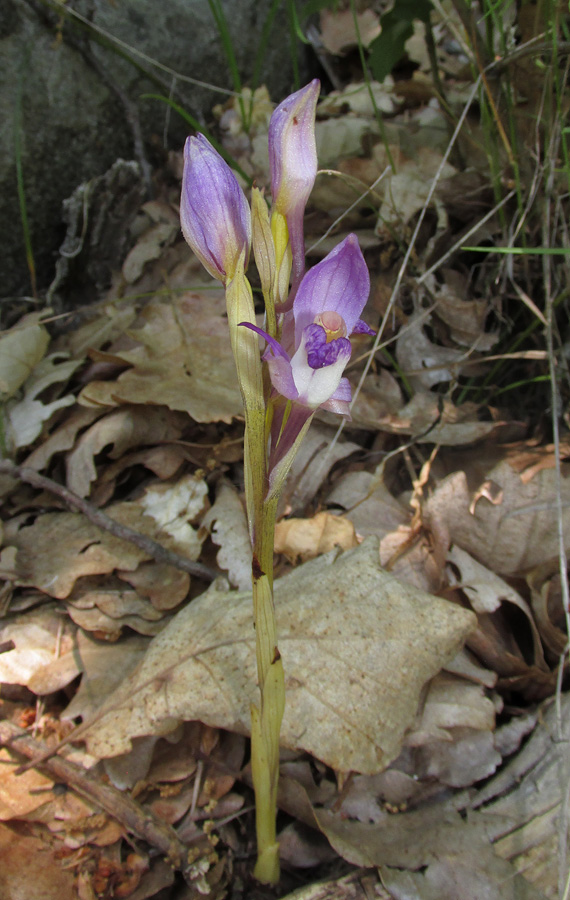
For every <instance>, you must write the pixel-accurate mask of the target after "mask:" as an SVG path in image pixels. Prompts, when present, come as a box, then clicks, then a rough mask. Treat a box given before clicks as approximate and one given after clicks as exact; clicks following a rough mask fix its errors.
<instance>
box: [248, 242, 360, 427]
mask: <svg viewBox="0 0 570 900" xmlns="http://www.w3.org/2000/svg"><path fill="white" fill-rule="evenodd" d="M369 291H370V277H369V275H368V268H367V266H366V263H365V261H364V257H363V255H362V251H361V250H360V247H359V245H358V238H357V237H356V235H354V234H349V235H348V237H347V238H345V239H344V241H342V243H340V244H339V245H338V246H337V247H335V248H334V250H332V251H331V252H330V253H329V254H328V256H326V257H325V259H323V260H322V261H321V262H320V263H318V264H317V265H316V266H314V268H312V269H310V270H309V271H308V272H307V274H306V275H305V277H304V278H303V280H302V281H301V284H300V285H299V290H298V291H297V294H296V296H295V300H294V302H293V309H292V311H291V312H290V313H287V314H286V316H285V321H284V323H283V336H282V341H281V343H280V342H279V341H277V340H276V339H275V338H273V337H271V336H270V335H269V334H267V333H266V332H265V331H262V330H261V329H260V328H257V326H254V325H251V324H247V323H243V324H244V325H247V327H248V328H251V329H252V330H253V331H256V332H257V333H258V334H260V335H261V336H262V337H264V338H265V340H266V341H267V345H268V346H267V349H266V351H265V353H264V356H263V358H264V360H266V361H267V364H268V366H269V374H270V377H271V383H272V385H273V388H274V390H275V391H276V392H277V393H278V394H280V395H281V396H282V397H285V398H286V399H288V400H292V401H294V402H295V404H300V405H301V406H303V407H306V408H307V409H309V410H315V409H317V408H318V407H321V408H322V409H327V410H330V411H331V412H335V413H340V414H341V415H346V416H348V415H349V404H350V400H351V397H352V395H351V389H350V384H349V382H348V379H347V378H343V377H342V374H343V372H344V369H345V367H346V364H347V363H348V360H349V359H350V353H351V346H350V341H349V340H348V338H349V337H350V335H351V334H355V333H356V334H357V333H366V334H373V333H374V332H373V331H372V330H371V329H370V328H369V327H368V326H367V325H366V324H365V323H364V322H363V321H362V320H361V319H360V314H361V312H362V310H363V309H364V306H365V304H366V301H367V299H368V293H369Z"/></svg>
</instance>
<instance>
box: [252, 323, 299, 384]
mask: <svg viewBox="0 0 570 900" xmlns="http://www.w3.org/2000/svg"><path fill="white" fill-rule="evenodd" d="M240 325H243V326H245V328H250V329H251V331H255V332H256V334H259V335H260V337H262V338H265V340H266V341H267V349H266V350H265V353H264V354H263V359H264V360H265V361H266V362H267V366H268V368H269V377H270V378H271V384H272V386H273V388H274V389H275V390H276V391H277V393H278V394H281V396H282V397H286V398H287V399H288V400H297V398H298V396H299V391H298V390H297V387H296V385H295V380H294V378H293V372H292V369H291V360H290V359H289V356H288V354H287V353H285V350H284V349H283V347H282V346H281V344H280V343H279V341H277V340H275V338H273V337H271V335H270V334H267V332H266V331H263V329H262V328H258V327H257V325H251V324H250V323H249V322H240Z"/></svg>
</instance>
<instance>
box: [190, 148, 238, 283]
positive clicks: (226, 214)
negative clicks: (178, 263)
mask: <svg viewBox="0 0 570 900" xmlns="http://www.w3.org/2000/svg"><path fill="white" fill-rule="evenodd" d="M180 224H181V226H182V232H183V234H184V237H185V238H186V240H187V242H188V243H189V244H190V247H191V248H192V250H193V251H194V253H195V254H196V256H197V257H198V259H199V260H200V262H201V263H202V265H203V266H204V268H205V269H207V271H208V272H209V273H210V275H212V276H213V277H214V278H218V279H219V280H220V281H222V282H224V283H226V282H227V281H228V280H229V279H231V278H232V277H233V275H234V274H235V270H236V266H237V264H238V260H239V258H240V256H241V254H242V252H244V251H245V260H244V265H245V267H246V268H247V263H248V259H249V251H250V246H251V213H250V210H249V206H248V203H247V200H246V198H245V194H244V193H243V191H242V189H241V188H240V186H239V184H238V181H237V178H236V177H235V175H234V173H233V172H232V170H231V169H230V167H229V166H228V164H227V163H226V162H225V161H224V160H223V159H222V157H221V156H220V154H219V153H218V152H217V151H216V150H214V148H213V147H212V145H211V144H210V143H209V142H208V141H207V140H206V138H205V137H204V135H203V134H197V135H196V136H195V137H189V138H188V140H187V141H186V144H185V146H184V174H183V177H182V196H181V198H180Z"/></svg>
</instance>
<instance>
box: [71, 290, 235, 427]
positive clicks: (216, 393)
mask: <svg viewBox="0 0 570 900" xmlns="http://www.w3.org/2000/svg"><path fill="white" fill-rule="evenodd" d="M225 309H226V307H225V298H224V294H223V291H221V290H219V289H213V290H211V291H205V292H204V293H202V294H198V293H186V294H182V295H180V296H178V297H177V298H176V299H175V300H170V299H169V300H168V301H163V300H159V299H155V300H152V301H151V302H150V303H149V304H148V306H146V307H145V309H144V312H143V313H142V314H141V317H140V319H141V320H140V322H139V323H138V324H139V326H140V327H138V328H136V327H134V328H133V329H132V330H131V331H129V335H130V337H131V338H132V339H134V340H136V341H137V346H135V347H134V348H133V349H131V350H124V351H117V353H116V354H115V355H116V356H117V357H119V358H120V359H121V360H123V361H124V362H126V363H128V364H129V365H130V366H131V368H130V369H128V370H127V371H125V372H123V373H122V374H121V375H119V377H118V378H117V380H116V381H93V382H91V383H90V384H88V385H87V386H86V387H85V388H84V389H83V391H82V392H81V394H80V397H79V402H80V403H83V404H84V405H86V406H93V405H96V406H118V405H120V404H124V403H133V404H140V403H144V404H153V405H159V406H167V407H168V408H169V409H171V410H179V411H182V412H187V413H188V414H189V415H191V416H192V418H193V419H194V420H195V421H196V422H219V421H221V422H228V423H229V422H231V420H232V418H233V417H234V416H238V415H241V413H242V402H241V396H240V392H239V388H238V384H237V380H236V377H235V364H234V360H233V356H232V352H231V347H230V340H229V335H228V327H227V319H226V315H225Z"/></svg>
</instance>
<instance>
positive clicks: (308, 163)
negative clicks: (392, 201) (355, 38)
mask: <svg viewBox="0 0 570 900" xmlns="http://www.w3.org/2000/svg"><path fill="white" fill-rule="evenodd" d="M319 91H320V82H319V80H318V79H317V78H315V79H314V80H313V81H311V83H310V84H308V85H307V86H306V87H304V88H302V89H301V90H300V91H297V92H296V93H294V94H291V96H290V97H287V98H286V99H285V100H284V101H283V102H282V103H280V104H279V106H278V107H277V109H276V110H275V111H274V113H273V115H272V116H271V122H270V123H269V169H270V173H271V192H272V195H273V215H274V216H277V217H284V218H285V220H286V222H287V228H288V231H289V241H290V243H291V252H292V255H293V287H294V289H295V288H296V286H297V285H298V283H299V281H300V279H301V277H302V274H303V272H304V267H305V247H304V240H303V214H304V212H305V206H306V205H307V200H308V199H309V195H310V193H311V191H312V189H313V185H314V183H315V178H316V176H317V146H316V141H315V112H316V108H317V100H318V97H319ZM279 249H280V248H279V247H278V248H277V255H278V262H279V257H280V255H281V254H280V253H279Z"/></svg>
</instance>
